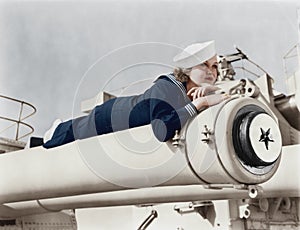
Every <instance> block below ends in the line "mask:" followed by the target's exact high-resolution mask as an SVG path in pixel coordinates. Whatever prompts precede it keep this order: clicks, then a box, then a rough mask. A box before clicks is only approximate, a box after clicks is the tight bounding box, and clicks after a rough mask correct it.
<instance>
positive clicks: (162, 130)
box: [151, 120, 174, 142]
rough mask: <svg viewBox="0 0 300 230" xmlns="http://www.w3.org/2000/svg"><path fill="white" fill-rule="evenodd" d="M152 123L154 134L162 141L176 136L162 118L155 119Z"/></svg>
mask: <svg viewBox="0 0 300 230" xmlns="http://www.w3.org/2000/svg"><path fill="white" fill-rule="evenodd" d="M151 125H152V130H153V133H154V136H155V137H156V139H157V140H158V141H160V142H166V141H168V140H170V139H171V138H172V137H173V136H174V132H173V131H171V130H170V129H168V128H167V126H166V124H165V123H164V122H163V121H162V120H154V121H152V122H151Z"/></svg>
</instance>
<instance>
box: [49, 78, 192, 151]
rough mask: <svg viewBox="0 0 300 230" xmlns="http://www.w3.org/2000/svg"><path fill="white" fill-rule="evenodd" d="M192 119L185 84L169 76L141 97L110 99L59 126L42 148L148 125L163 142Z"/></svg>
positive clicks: (155, 83) (159, 79)
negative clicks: (85, 114)
mask: <svg viewBox="0 0 300 230" xmlns="http://www.w3.org/2000/svg"><path fill="white" fill-rule="evenodd" d="M196 115H197V109H196V107H195V106H194V105H193V104H192V102H191V100H190V99H189V97H188V96H187V91H186V86H185V84H184V83H181V82H179V81H177V80H176V79H175V77H174V75H173V74H167V75H162V76H160V77H159V78H158V79H157V80H156V81H155V82H154V84H153V85H152V87H150V88H149V89H148V90H146V91H145V92H144V93H143V94H140V95H134V96H128V97H117V98H113V99H110V100H109V101H107V102H105V103H103V104H102V105H98V106H96V107H95V108H94V109H93V110H92V111H91V113H90V114H89V115H88V116H84V117H79V118H76V119H73V120H69V121H67V122H63V123H61V124H60V125H59V126H58V127H57V128H56V130H55V132H54V134H53V136H52V138H51V139H50V140H49V141H47V142H46V143H45V144H44V147H45V148H53V147H56V146H60V145H63V144H66V143H69V142H72V141H74V140H76V139H84V138H88V137H92V136H96V135H102V134H107V133H111V132H116V131H120V130H124V129H129V128H134V127H138V126H143V125H148V124H151V127H152V130H153V133H154V135H155V137H156V138H157V139H158V140H159V141H161V142H165V141H167V140H169V139H170V138H172V137H173V136H174V134H175V131H176V130H180V129H181V128H182V127H183V125H185V124H186V122H187V121H188V120H189V119H191V118H193V117H195V116H196Z"/></svg>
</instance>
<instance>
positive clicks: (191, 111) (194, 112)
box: [184, 103, 198, 117]
mask: <svg viewBox="0 0 300 230" xmlns="http://www.w3.org/2000/svg"><path fill="white" fill-rule="evenodd" d="M184 108H185V109H186V110H187V111H188V113H189V114H190V116H191V117H193V116H196V115H197V114H198V111H197V108H196V106H195V105H194V104H193V103H189V104H187V105H186V106H184Z"/></svg>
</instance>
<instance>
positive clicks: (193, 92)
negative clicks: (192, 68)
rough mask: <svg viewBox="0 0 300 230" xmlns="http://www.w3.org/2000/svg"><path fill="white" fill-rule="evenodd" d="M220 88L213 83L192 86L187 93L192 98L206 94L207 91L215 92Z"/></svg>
mask: <svg viewBox="0 0 300 230" xmlns="http://www.w3.org/2000/svg"><path fill="white" fill-rule="evenodd" d="M219 89H220V88H219V87H217V86H213V85H205V86H200V87H193V88H191V89H190V90H189V91H188V92H187V95H188V96H191V97H192V98H193V100H195V99H197V98H199V97H204V96H206V95H208V94H209V93H212V92H215V91H216V90H219Z"/></svg>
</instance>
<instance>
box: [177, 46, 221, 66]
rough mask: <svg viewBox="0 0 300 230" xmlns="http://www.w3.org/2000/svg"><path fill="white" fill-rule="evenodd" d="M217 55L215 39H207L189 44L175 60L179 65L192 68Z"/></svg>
mask: <svg viewBox="0 0 300 230" xmlns="http://www.w3.org/2000/svg"><path fill="white" fill-rule="evenodd" d="M215 55H216V48H215V41H207V42H203V43H195V44H192V45H189V46H188V47H186V48H185V49H184V50H183V51H182V52H181V53H179V54H177V55H176V56H175V57H174V58H173V61H174V63H175V66H177V67H181V68H190V67H193V66H196V65H199V64H201V63H203V62H205V61H207V60H208V59H210V58H212V57H213V56H215Z"/></svg>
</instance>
